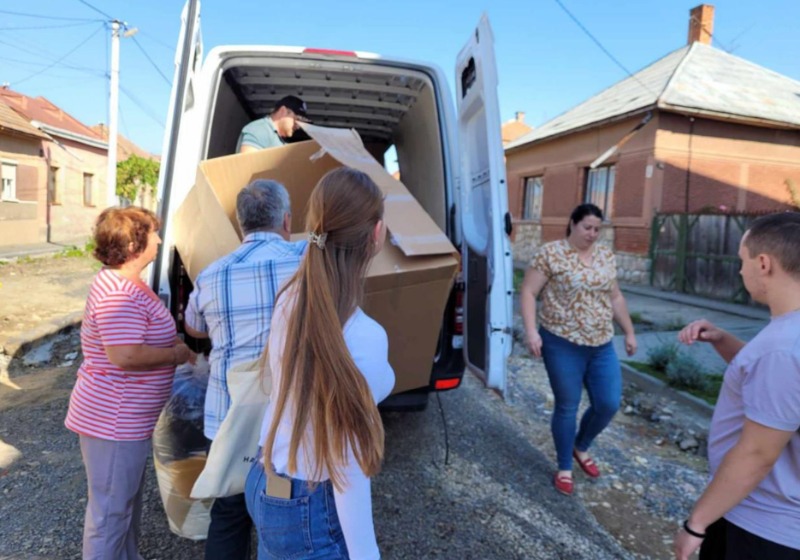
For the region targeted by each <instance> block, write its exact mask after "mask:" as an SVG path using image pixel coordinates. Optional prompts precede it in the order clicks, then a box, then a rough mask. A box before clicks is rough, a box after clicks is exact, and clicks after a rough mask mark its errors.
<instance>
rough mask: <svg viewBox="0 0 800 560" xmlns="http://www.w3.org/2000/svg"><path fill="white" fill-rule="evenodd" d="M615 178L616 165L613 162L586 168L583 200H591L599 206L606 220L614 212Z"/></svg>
mask: <svg viewBox="0 0 800 560" xmlns="http://www.w3.org/2000/svg"><path fill="white" fill-rule="evenodd" d="M616 179H617V167H616V165H615V164H611V165H603V166H602V167H597V168H595V169H590V168H588V169H587V170H586V190H585V193H586V195H585V196H584V202H591V203H592V204H594V205H595V206H597V207H598V208H600V210H602V212H603V217H604V218H605V219H606V220H610V219H611V216H612V214H613V213H614V186H615V183H616Z"/></svg>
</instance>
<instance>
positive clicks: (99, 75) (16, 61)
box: [0, 56, 106, 78]
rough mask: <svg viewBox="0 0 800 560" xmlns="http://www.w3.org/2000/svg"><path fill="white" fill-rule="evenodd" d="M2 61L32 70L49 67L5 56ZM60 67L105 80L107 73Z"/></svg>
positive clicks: (65, 66)
mask: <svg viewBox="0 0 800 560" xmlns="http://www.w3.org/2000/svg"><path fill="white" fill-rule="evenodd" d="M0 60H5V61H6V62H9V63H11V64H18V65H22V66H24V67H26V68H30V67H31V66H47V65H48V64H47V63H43V62H31V61H30V60H20V59H18V58H8V57H5V56H0ZM60 66H62V68H63V69H64V70H72V71H73V72H81V73H83V74H88V75H91V76H94V77H96V78H105V77H106V73H105V72H103V71H102V70H94V71H92V70H89V69H83V68H77V67H73V66H69V65H65V64H62V65H60ZM48 75H49V76H55V74H48ZM62 77H63V76H62ZM73 77H74V76H73Z"/></svg>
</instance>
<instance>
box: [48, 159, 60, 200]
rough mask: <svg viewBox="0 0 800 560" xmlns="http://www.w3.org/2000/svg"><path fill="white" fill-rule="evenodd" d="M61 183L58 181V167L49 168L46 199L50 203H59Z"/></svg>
mask: <svg viewBox="0 0 800 560" xmlns="http://www.w3.org/2000/svg"><path fill="white" fill-rule="evenodd" d="M60 187H61V185H59V183H58V167H51V168H50V176H49V177H48V182H47V199H48V200H49V201H50V204H61V192H60V191H61V188H60Z"/></svg>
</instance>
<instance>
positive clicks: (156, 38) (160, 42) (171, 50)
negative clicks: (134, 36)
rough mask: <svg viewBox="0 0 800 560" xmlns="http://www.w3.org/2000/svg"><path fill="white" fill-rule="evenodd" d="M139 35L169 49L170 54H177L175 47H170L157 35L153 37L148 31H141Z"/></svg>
mask: <svg viewBox="0 0 800 560" xmlns="http://www.w3.org/2000/svg"><path fill="white" fill-rule="evenodd" d="M139 35H141V36H142V37H147V38H148V39H150V40H151V41H153V42H154V43H156V44H157V45H159V46H160V47H164V48H165V49H167V50H168V51H170V52H175V45H168V44H167V43H166V42H165V41H162V40H161V39H159V38H158V37H156V36H155V35H151V34H150V33H147V32H146V31H139Z"/></svg>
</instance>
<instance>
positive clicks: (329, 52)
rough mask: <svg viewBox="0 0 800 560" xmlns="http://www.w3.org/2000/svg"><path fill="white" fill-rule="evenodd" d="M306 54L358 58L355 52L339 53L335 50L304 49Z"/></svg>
mask: <svg viewBox="0 0 800 560" xmlns="http://www.w3.org/2000/svg"><path fill="white" fill-rule="evenodd" d="M303 53H304V54H326V55H328V56H358V55H357V54H356V53H355V51H337V50H335V49H303Z"/></svg>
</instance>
